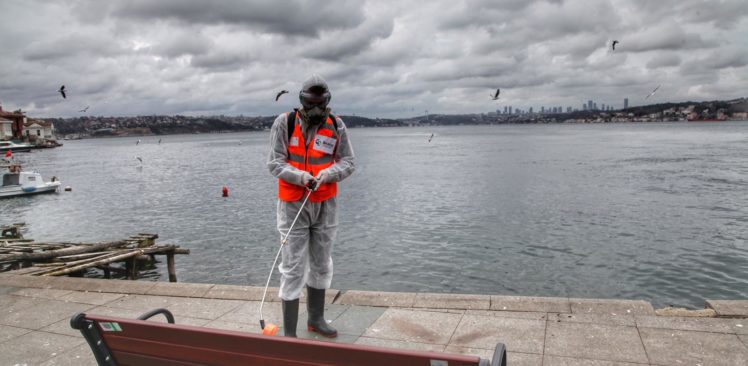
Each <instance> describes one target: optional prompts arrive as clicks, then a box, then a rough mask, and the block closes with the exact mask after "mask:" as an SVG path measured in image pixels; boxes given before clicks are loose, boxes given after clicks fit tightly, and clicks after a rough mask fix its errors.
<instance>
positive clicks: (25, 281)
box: [0, 274, 48, 288]
mask: <svg viewBox="0 0 748 366" xmlns="http://www.w3.org/2000/svg"><path fill="white" fill-rule="evenodd" d="M47 283H48V277H37V276H16V275H12V274H2V275H0V285H3V286H12V287H36V288H43V287H45V286H46V284H47Z"/></svg>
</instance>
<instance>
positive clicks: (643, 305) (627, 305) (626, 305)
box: [569, 299, 655, 315]
mask: <svg viewBox="0 0 748 366" xmlns="http://www.w3.org/2000/svg"><path fill="white" fill-rule="evenodd" d="M569 302H570V303H571V312H572V313H575V314H590V313H592V314H610V315H655V311H654V307H652V304H650V303H649V302H647V301H644V300H606V299H569Z"/></svg>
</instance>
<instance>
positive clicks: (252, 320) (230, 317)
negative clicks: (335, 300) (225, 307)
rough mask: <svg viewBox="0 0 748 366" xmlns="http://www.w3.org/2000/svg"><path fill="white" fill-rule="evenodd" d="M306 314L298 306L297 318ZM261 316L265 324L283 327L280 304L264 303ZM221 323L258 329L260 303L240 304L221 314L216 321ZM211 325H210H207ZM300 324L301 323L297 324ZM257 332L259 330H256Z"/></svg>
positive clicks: (303, 307)
mask: <svg viewBox="0 0 748 366" xmlns="http://www.w3.org/2000/svg"><path fill="white" fill-rule="evenodd" d="M305 312H306V307H305V306H299V317H302V314H304V313H305ZM262 314H263V317H264V318H265V322H266V323H273V324H275V325H277V326H278V327H281V326H283V314H282V311H281V304H279V303H270V304H268V303H266V304H265V306H264V307H263V308H262ZM216 320H218V321H221V322H228V323H242V324H251V326H252V327H256V328H257V329H259V328H260V325H259V324H260V323H259V322H260V302H259V301H247V302H243V303H242V304H240V305H239V306H238V307H236V308H235V309H233V310H231V311H229V312H227V313H225V314H223V315H222V316H220V317H219V318H218V319H216ZM208 324H211V323H208ZM299 324H301V323H299ZM258 332H259V330H258Z"/></svg>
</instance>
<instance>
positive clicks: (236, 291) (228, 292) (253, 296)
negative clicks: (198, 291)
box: [203, 285, 278, 301]
mask: <svg viewBox="0 0 748 366" xmlns="http://www.w3.org/2000/svg"><path fill="white" fill-rule="evenodd" d="M262 290H264V287H251V286H236V285H215V286H213V287H211V288H210V290H208V292H207V293H206V294H205V295H204V296H203V297H205V298H209V299H227V300H249V301H260V300H262ZM277 294H278V288H277V287H270V288H268V295H267V298H266V300H269V299H270V298H271V297H273V298H274V297H276V296H275V295H277Z"/></svg>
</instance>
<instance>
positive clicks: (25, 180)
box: [0, 163, 61, 198]
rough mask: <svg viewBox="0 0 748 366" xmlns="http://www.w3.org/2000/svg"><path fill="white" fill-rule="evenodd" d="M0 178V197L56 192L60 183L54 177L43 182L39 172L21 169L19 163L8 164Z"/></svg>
mask: <svg viewBox="0 0 748 366" xmlns="http://www.w3.org/2000/svg"><path fill="white" fill-rule="evenodd" d="M0 178H2V186H0V198H5V197H15V196H25V195H30V194H37V193H51V192H57V191H58V189H59V188H60V185H61V183H60V181H58V180H57V179H56V178H54V177H53V178H52V181H51V182H45V181H44V180H43V179H42V176H41V174H39V173H37V172H25V171H22V170H21V166H20V165H18V164H12V163H11V164H10V165H8V170H7V171H4V172H2V173H1V176H0Z"/></svg>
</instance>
